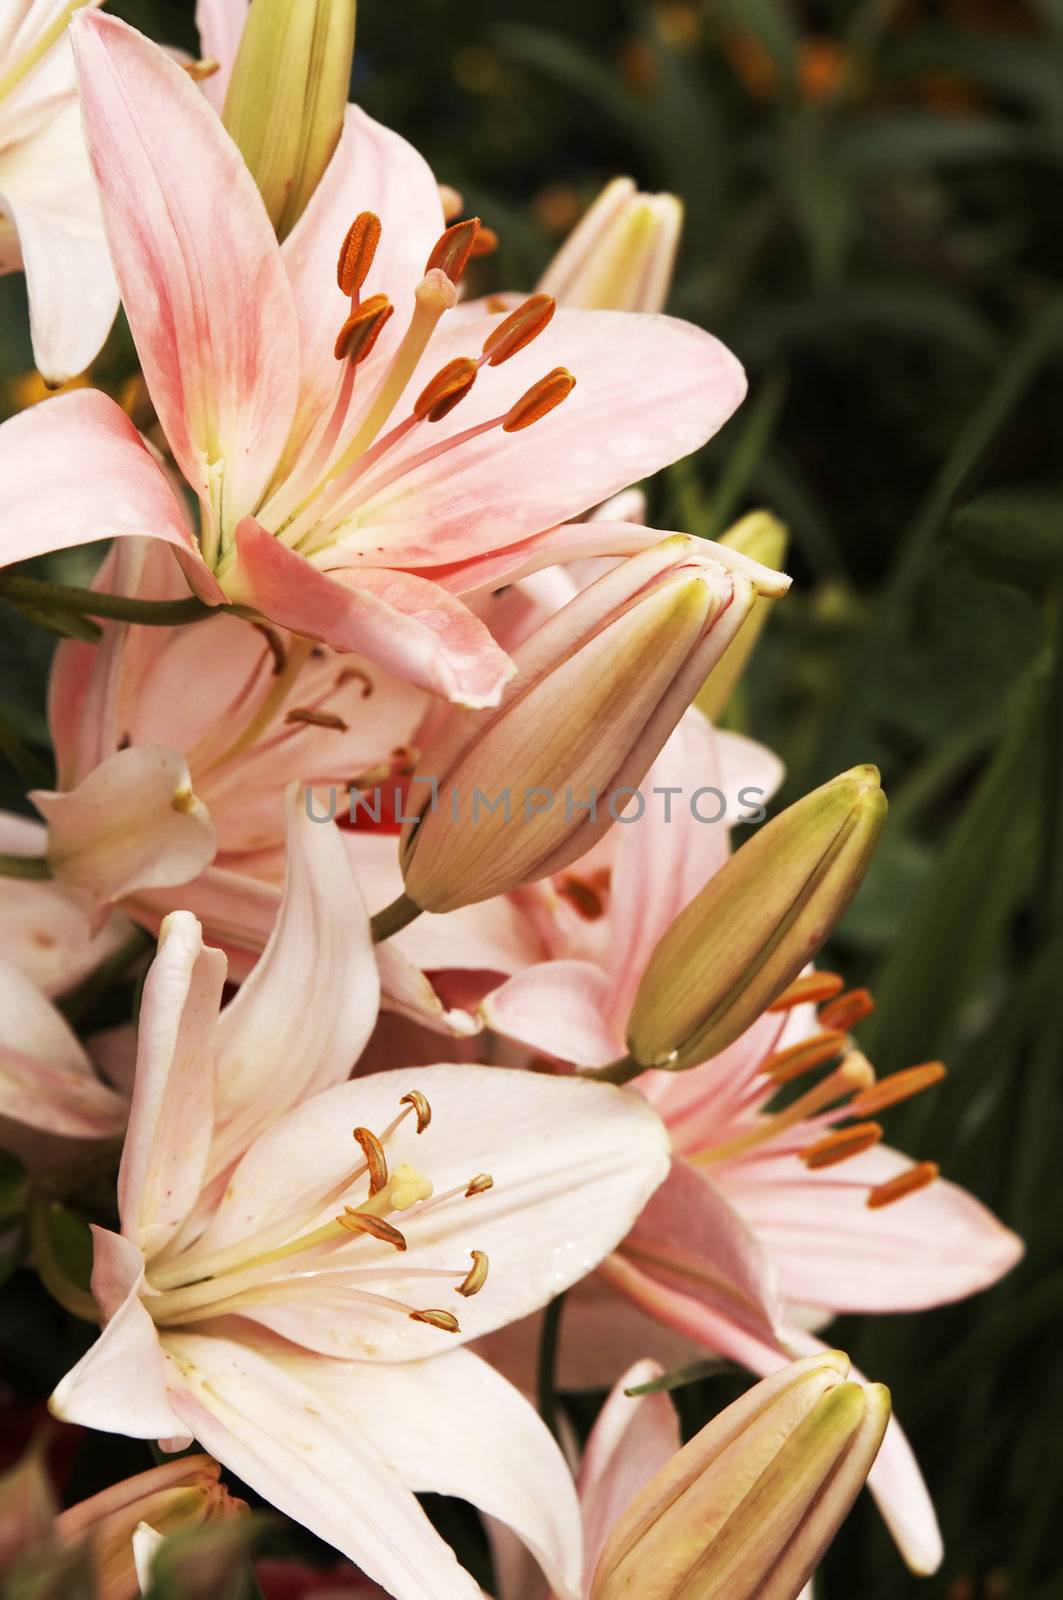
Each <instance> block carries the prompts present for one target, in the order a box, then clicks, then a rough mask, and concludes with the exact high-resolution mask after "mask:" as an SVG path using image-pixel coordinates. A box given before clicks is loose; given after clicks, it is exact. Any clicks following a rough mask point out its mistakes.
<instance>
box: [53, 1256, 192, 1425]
mask: <svg viewBox="0 0 1063 1600" xmlns="http://www.w3.org/2000/svg"><path fill="white" fill-rule="evenodd" d="M92 1234H93V1243H94V1246H95V1256H94V1261H93V1269H92V1288H93V1293H94V1294H95V1295H96V1298H97V1300H98V1301H99V1302H100V1304H101V1309H102V1310H103V1312H104V1317H105V1319H106V1325H105V1327H104V1330H103V1332H102V1333H101V1334H100V1337H99V1338H98V1339H97V1340H96V1343H95V1344H94V1345H93V1346H92V1347H91V1349H89V1350H88V1351H87V1352H86V1354H85V1355H83V1356H82V1358H81V1360H80V1361H79V1362H78V1363H77V1365H76V1366H75V1367H72V1368H71V1370H70V1371H69V1372H68V1373H67V1375H66V1377H65V1378H64V1379H63V1380H62V1382H61V1383H60V1384H59V1385H58V1387H57V1388H56V1390H55V1393H54V1394H53V1395H52V1398H51V1399H50V1400H49V1402H48V1409H49V1410H50V1411H51V1412H52V1415H53V1416H56V1417H59V1418H60V1420H61V1421H63V1422H74V1423H78V1424H80V1425H81V1426H82V1427H84V1428H99V1429H100V1430H101V1431H102V1432H104V1433H126V1434H129V1435H130V1437H132V1438H134V1439H169V1438H176V1437H177V1436H179V1435H181V1434H182V1433H183V1431H184V1430H183V1425H182V1423H181V1420H180V1418H179V1417H178V1416H176V1415H175V1414H174V1412H173V1411H172V1410H171V1409H170V1401H169V1396H168V1393H167V1384H168V1377H169V1374H168V1370H167V1362H166V1358H165V1356H164V1355H163V1352H162V1348H161V1346H160V1344H159V1340H158V1337H157V1335H156V1332H155V1324H154V1323H153V1322H152V1320H151V1318H150V1316H149V1315H148V1313H147V1312H146V1311H145V1309H144V1307H143V1305H142V1304H141V1300H140V1290H141V1288H142V1287H143V1283H144V1263H143V1260H142V1258H141V1254H140V1251H139V1250H138V1249H137V1248H136V1246H135V1245H134V1244H131V1243H130V1241H129V1240H128V1239H123V1238H122V1237H121V1235H120V1234H117V1233H109V1232H107V1230H106V1229H105V1228H93V1230H92Z"/></svg>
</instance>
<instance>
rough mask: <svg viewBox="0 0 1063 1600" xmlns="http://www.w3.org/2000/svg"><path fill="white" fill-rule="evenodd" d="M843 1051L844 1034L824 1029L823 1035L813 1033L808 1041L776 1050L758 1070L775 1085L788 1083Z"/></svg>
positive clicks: (803, 1040)
mask: <svg viewBox="0 0 1063 1600" xmlns="http://www.w3.org/2000/svg"><path fill="white" fill-rule="evenodd" d="M844 1049H845V1034H844V1033H840V1032H839V1031H838V1030H837V1029H826V1030H824V1032H823V1033H814V1034H813V1035H812V1037H811V1038H810V1039H802V1040H801V1041H800V1043H799V1044H792V1045H789V1046H788V1047H787V1048H786V1049H785V1050H777V1051H776V1052H775V1054H774V1055H773V1056H768V1058H767V1060H766V1061H765V1062H764V1065H763V1066H762V1067H761V1069H760V1070H761V1072H763V1073H765V1074H766V1076H767V1077H769V1078H772V1079H774V1081H775V1082H776V1083H789V1082H790V1080H791V1079H792V1078H799V1077H801V1075H802V1073H805V1072H810V1071H811V1070H812V1068H813V1067H819V1066H822V1065H823V1063H824V1061H833V1060H834V1058H835V1056H840V1055H841V1053H842V1051H843V1050H844Z"/></svg>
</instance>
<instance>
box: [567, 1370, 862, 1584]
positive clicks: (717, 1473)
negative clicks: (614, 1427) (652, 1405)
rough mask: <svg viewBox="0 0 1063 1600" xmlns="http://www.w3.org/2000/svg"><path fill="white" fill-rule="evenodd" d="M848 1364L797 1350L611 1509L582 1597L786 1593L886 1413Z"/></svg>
mask: <svg viewBox="0 0 1063 1600" xmlns="http://www.w3.org/2000/svg"><path fill="white" fill-rule="evenodd" d="M848 1372H849V1362H848V1359H847V1358H846V1357H845V1356H844V1355H842V1354H840V1352H838V1351H827V1352H826V1353H824V1354H823V1355H819V1356H811V1357H808V1358H806V1359H805V1360H803V1361H797V1362H794V1363H793V1365H792V1366H790V1367H787V1368H785V1369H784V1370H783V1371H781V1372H778V1373H776V1374H774V1375H773V1376H772V1377H770V1378H766V1379H765V1380H764V1381H763V1382H761V1383H758V1384H757V1385H756V1386H755V1387H754V1388H753V1389H751V1390H750V1391H749V1393H748V1394H746V1395H743V1397H742V1398H741V1399H740V1400H738V1401H736V1402H735V1403H734V1405H731V1406H728V1408H727V1409H726V1411H723V1412H721V1413H720V1415H719V1416H718V1417H716V1418H714V1419H713V1421H712V1422H710V1423H709V1424H708V1426H707V1427H705V1428H703V1429H702V1431H701V1432H700V1433H699V1434H697V1436H696V1437H695V1438H693V1439H692V1440H691V1441H690V1443H689V1444H688V1445H686V1446H685V1447H684V1448H683V1449H682V1450H680V1451H679V1453H678V1454H677V1455H676V1456H674V1457H673V1458H672V1460H671V1461H670V1462H669V1463H668V1465H667V1466H665V1467H664V1468H662V1470H661V1471H660V1472H658V1473H657V1474H656V1475H655V1476H654V1477H653V1478H651V1479H650V1482H649V1483H648V1484H647V1485H646V1487H645V1488H644V1489H643V1490H642V1491H641V1492H640V1493H639V1494H638V1495H637V1496H636V1497H635V1499H634V1500H633V1501H632V1502H631V1504H630V1505H629V1506H628V1508H627V1510H626V1511H625V1512H624V1513H623V1514H622V1516H621V1517H620V1520H619V1521H618V1522H617V1523H616V1525H615V1527H614V1528H613V1531H612V1533H611V1534H610V1536H609V1539H608V1540H607V1542H606V1544H605V1547H604V1549H603V1550H602V1553H601V1555H600V1557H599V1558H598V1563H597V1565H596V1567H595V1571H594V1577H593V1580H592V1582H591V1589H590V1600H724V1597H726V1600H754V1597H755V1600H795V1596H797V1595H798V1594H800V1592H801V1589H802V1588H803V1587H804V1585H805V1583H806V1581H807V1579H808V1577H809V1575H810V1574H811V1572H812V1571H813V1569H814V1568H815V1566H816V1565H817V1563H818V1561H819V1559H820V1557H821V1556H822V1554H823V1552H824V1550H825V1549H826V1547H827V1545H828V1544H829V1543H830V1541H831V1539H832V1537H833V1536H834V1533H835V1531H836V1530H837V1528H838V1526H839V1524H840V1523H841V1521H842V1519H843V1518H844V1517H845V1515H846V1513H847V1512H848V1510H849V1507H850V1506H851V1505H852V1503H853V1500H854V1499H855V1498H856V1495H857V1493H858V1492H859V1489H860V1487H861V1485H862V1484H863V1482H864V1480H865V1478H866V1477H867V1474H868V1472H869V1471H870V1468H871V1465H872V1463H873V1462H874V1459H875V1456H876V1454H877V1452H878V1448H879V1445H880V1444H881V1442H882V1436H883V1434H884V1432H885V1429H886V1424H887V1422H888V1421H889V1414H890V1400H889V1392H888V1390H886V1389H885V1388H883V1386H882V1385H881V1384H868V1385H863V1384H859V1383H850V1382H847V1381H846V1379H847V1376H848Z"/></svg>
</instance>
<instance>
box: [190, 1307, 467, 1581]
mask: <svg viewBox="0 0 1063 1600" xmlns="http://www.w3.org/2000/svg"><path fill="white" fill-rule="evenodd" d="M165 1342H166V1348H167V1351H168V1353H169V1354H170V1356H171V1359H172V1360H173V1362H174V1364H175V1366H176V1368H177V1369H178V1371H179V1372H180V1387H179V1389H177V1390H176V1391H175V1394H174V1407H175V1409H176V1410H177V1411H178V1412H179V1413H180V1415H181V1417H182V1419H183V1421H184V1423H185V1425H186V1427H187V1428H188V1430H189V1431H190V1432H191V1433H192V1434H193V1435H194V1437H195V1438H196V1439H198V1440H199V1442H200V1444H201V1445H203V1447H204V1449H206V1450H209V1451H210V1453H211V1455H213V1456H216V1457H217V1459H218V1460H219V1461H221V1462H222V1463H223V1464H224V1465H225V1466H227V1467H229V1468H230V1470H231V1471H233V1472H235V1473H237V1474H238V1475H239V1477H240V1478H242V1479H243V1481H244V1482H245V1483H247V1484H249V1485H250V1486H251V1488H253V1489H254V1490H255V1491H256V1492H257V1493H258V1494H260V1495H262V1497H263V1499H265V1500H268V1501H269V1502H270V1504H272V1505H275V1506H276V1507H277V1508H278V1510H280V1511H283V1512H284V1513H285V1514H286V1515H287V1516H290V1517H293V1518H294V1519H295V1521H296V1522H300V1523H302V1524H303V1526H304V1527H306V1528H309V1529H310V1531H311V1532H312V1533H315V1534H317V1536H318V1538H320V1539H324V1540H326V1542H327V1543H329V1544H332V1545H335V1547H336V1548H337V1549H338V1550H341V1551H342V1552H343V1554H344V1555H347V1556H350V1558H351V1559H352V1560H353V1561H356V1562H357V1564H358V1566H359V1567H361V1569H362V1570H363V1572H365V1573H366V1574H367V1575H368V1576H369V1577H370V1578H373V1579H375V1580H376V1581H377V1582H378V1583H381V1584H383V1586H384V1587H385V1588H386V1589H387V1591H388V1593H389V1594H392V1595H395V1596H397V1600H478V1597H479V1595H480V1590H479V1587H478V1585H477V1584H476V1583H474V1581H473V1579H472V1578H471V1577H470V1576H469V1574H468V1573H467V1572H466V1571H465V1570H464V1569H463V1568H462V1567H460V1566H459V1565H458V1563H457V1560H456V1558H455V1556H454V1552H453V1551H452V1550H451V1549H450V1547H449V1545H447V1544H445V1543H444V1542H443V1540H442V1539H441V1538H440V1537H439V1535H438V1534H437V1533H436V1532H435V1530H434V1529H433V1528H432V1525H431V1523H430V1522H429V1521H428V1518H427V1517H426V1516H425V1514H424V1512H423V1511H422V1510H421V1508H420V1506H419V1505H418V1504H417V1501H416V1500H415V1499H414V1497H413V1494H412V1493H411V1491H410V1489H409V1488H408V1487H407V1485H406V1484H405V1483H404V1482H403V1481H402V1479H401V1477H400V1476H399V1474H398V1473H397V1472H395V1471H394V1470H393V1469H392V1468H391V1467H390V1466H389V1465H388V1464H387V1463H386V1462H385V1461H384V1460H383V1459H382V1458H381V1457H380V1456H379V1455H378V1454H377V1452H376V1451H375V1449H374V1448H373V1445H372V1442H371V1440H370V1438H369V1437H368V1436H367V1435H366V1434H365V1433H363V1432H361V1431H360V1430H358V1431H356V1430H354V1429H352V1427H351V1426H350V1422H349V1421H348V1419H347V1418H345V1417H340V1416H338V1415H337V1414H336V1411H335V1409H334V1407H333V1405H332V1404H331V1401H330V1397H329V1394H328V1393H327V1392H325V1393H320V1392H319V1391H318V1388H317V1385H316V1383H315V1382H314V1368H313V1366H312V1365H311V1364H307V1366H305V1367H304V1368H303V1369H302V1371H301V1373H300V1375H299V1376H298V1377H296V1376H295V1375H294V1374H293V1373H292V1372H290V1371H288V1370H286V1367H285V1365H284V1364H283V1363H282V1362H281V1361H279V1360H275V1359H271V1358H270V1355H269V1354H268V1353H267V1350H268V1347H267V1346H265V1345H264V1346H263V1348H262V1349H256V1348H254V1346H253V1345H251V1344H250V1343H249V1342H246V1341H244V1340H241V1342H240V1343H236V1342H235V1341H234V1340H232V1339H228V1338H219V1337H202V1336H200V1335H196V1334H188V1333H168V1334H166V1336H165ZM332 1365H333V1364H332V1363H330V1362H326V1361H321V1363H320V1369H319V1370H320V1371H321V1372H322V1374H323V1375H324V1378H325V1381H327V1372H328V1368H329V1367H331V1366H332ZM376 1370H378V1369H374V1372H375V1371H376Z"/></svg>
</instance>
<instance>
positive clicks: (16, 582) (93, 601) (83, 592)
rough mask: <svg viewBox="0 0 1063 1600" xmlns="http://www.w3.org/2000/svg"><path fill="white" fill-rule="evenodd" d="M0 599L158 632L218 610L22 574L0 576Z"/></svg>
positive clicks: (193, 601)
mask: <svg viewBox="0 0 1063 1600" xmlns="http://www.w3.org/2000/svg"><path fill="white" fill-rule="evenodd" d="M0 598H2V599H4V600H7V601H9V602H10V604H11V605H13V606H15V607H19V606H22V605H26V606H29V607H31V608H33V609H37V610H41V611H45V612H47V611H48V610H49V609H52V608H58V609H59V610H60V611H73V612H75V613H76V614H77V615H79V616H84V617H108V618H111V619H113V620H114V621H116V622H139V623H141V624H146V625H147V626H149V627H158V628H174V627H178V626H180V625H182V624H184V623H188V622H201V621H203V620H204V619H205V618H206V617H212V616H214V615H215V614H216V612H217V609H218V608H217V607H216V606H208V605H207V604H206V602H205V601H203V600H200V599H198V598H197V596H196V595H194V594H190V595H188V596H187V597H186V598H185V599H183V600H136V599H134V598H133V597H132V596H130V595H124V594H104V593H102V592H100V591H98V590H96V589H79V588H76V587H74V586H73V585H72V584H67V583H48V582H46V581H45V580H44V579H43V578H31V577H29V576H28V574H26V573H24V572H5V573H4V574H3V575H2V576H0Z"/></svg>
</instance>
